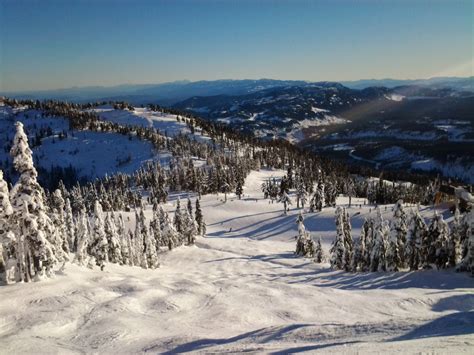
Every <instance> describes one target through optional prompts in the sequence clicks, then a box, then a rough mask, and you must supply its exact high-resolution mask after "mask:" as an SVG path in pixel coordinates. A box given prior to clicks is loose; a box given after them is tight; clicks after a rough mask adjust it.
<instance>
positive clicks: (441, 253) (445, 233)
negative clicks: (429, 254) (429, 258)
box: [435, 214, 450, 269]
mask: <svg viewBox="0 0 474 355" xmlns="http://www.w3.org/2000/svg"><path fill="white" fill-rule="evenodd" d="M436 218H437V221H436V224H437V228H438V230H439V234H438V238H437V239H436V241H435V247H436V253H435V265H436V267H437V269H442V268H445V267H446V266H447V265H448V262H449V234H450V233H449V227H448V224H447V223H446V222H445V221H444V219H443V215H441V214H440V215H438V216H436Z"/></svg>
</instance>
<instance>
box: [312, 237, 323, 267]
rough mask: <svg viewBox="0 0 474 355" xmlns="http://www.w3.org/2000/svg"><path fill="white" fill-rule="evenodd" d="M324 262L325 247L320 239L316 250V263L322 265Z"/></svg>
mask: <svg viewBox="0 0 474 355" xmlns="http://www.w3.org/2000/svg"><path fill="white" fill-rule="evenodd" d="M323 260H324V252H323V247H322V245H321V237H319V238H318V241H317V242H316V248H315V251H314V261H315V262H317V263H318V264H319V263H322V262H323Z"/></svg>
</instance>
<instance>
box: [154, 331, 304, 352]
mask: <svg viewBox="0 0 474 355" xmlns="http://www.w3.org/2000/svg"><path fill="white" fill-rule="evenodd" d="M308 326H311V324H291V325H288V326H275V327H268V328H260V329H257V330H254V331H251V332H246V333H243V334H239V335H237V336H234V337H230V338H221V339H198V340H194V341H191V342H189V343H186V344H181V345H178V346H177V347H175V348H174V349H171V350H169V351H167V352H164V353H163V354H169V355H170V354H176V353H186V352H192V351H199V350H204V349H208V348H211V347H214V346H219V345H230V344H233V343H238V342H240V341H243V344H248V343H249V341H250V342H251V343H255V344H265V343H269V342H271V341H273V340H277V339H279V338H282V337H283V336H284V335H285V334H287V333H290V332H292V331H294V330H297V329H299V328H303V327H308ZM209 351H210V352H213V351H211V350H210V349H209ZM216 351H218V349H216Z"/></svg>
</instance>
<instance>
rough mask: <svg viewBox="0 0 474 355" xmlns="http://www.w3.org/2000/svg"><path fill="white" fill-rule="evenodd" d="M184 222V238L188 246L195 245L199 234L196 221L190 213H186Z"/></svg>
mask: <svg viewBox="0 0 474 355" xmlns="http://www.w3.org/2000/svg"><path fill="white" fill-rule="evenodd" d="M183 221H184V228H183V234H184V238H185V239H186V242H187V244H188V245H193V244H194V242H195V239H196V234H197V225H196V222H195V221H194V218H193V217H192V216H191V215H190V214H189V213H188V211H187V210H186V211H184V214H183Z"/></svg>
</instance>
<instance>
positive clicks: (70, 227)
mask: <svg viewBox="0 0 474 355" xmlns="http://www.w3.org/2000/svg"><path fill="white" fill-rule="evenodd" d="M64 224H65V232H66V240H67V243H68V246H69V250H70V251H75V249H74V248H75V245H76V242H75V239H76V236H75V224H74V217H73V215H72V208H71V201H70V200H69V198H66V203H65V209H64Z"/></svg>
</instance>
